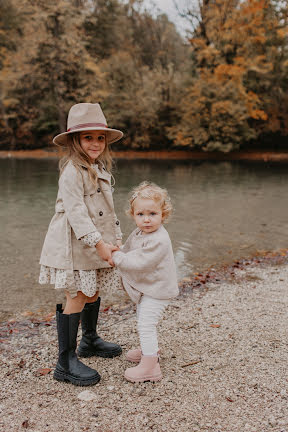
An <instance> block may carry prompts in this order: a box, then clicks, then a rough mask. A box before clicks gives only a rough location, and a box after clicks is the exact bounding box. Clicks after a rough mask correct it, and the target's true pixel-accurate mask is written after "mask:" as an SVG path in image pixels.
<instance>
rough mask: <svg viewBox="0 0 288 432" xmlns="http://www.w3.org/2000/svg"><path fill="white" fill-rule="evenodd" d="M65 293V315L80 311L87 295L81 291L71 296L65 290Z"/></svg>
mask: <svg viewBox="0 0 288 432" xmlns="http://www.w3.org/2000/svg"><path fill="white" fill-rule="evenodd" d="M65 295H66V305H65V308H64V311H63V313H64V314H65V315H70V314H73V313H77V312H82V309H83V307H84V306H85V303H86V301H87V299H88V298H89V297H87V296H85V294H83V293H82V292H81V291H78V292H77V296H76V297H73V298H72V297H71V295H70V293H69V292H68V291H66V290H65Z"/></svg>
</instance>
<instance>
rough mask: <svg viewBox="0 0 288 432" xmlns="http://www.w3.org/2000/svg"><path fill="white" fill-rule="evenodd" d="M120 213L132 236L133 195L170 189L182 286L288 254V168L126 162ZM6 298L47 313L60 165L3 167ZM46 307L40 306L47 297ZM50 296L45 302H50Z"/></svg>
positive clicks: (119, 183)
mask: <svg viewBox="0 0 288 432" xmlns="http://www.w3.org/2000/svg"><path fill="white" fill-rule="evenodd" d="M114 176H115V178H116V190H115V195H114V199H115V206H116V211H117V213H118V217H119V218H120V219H121V225H122V229H123V231H124V233H125V235H126V236H127V235H128V234H129V233H130V231H131V230H132V229H133V228H134V225H133V221H132V220H131V219H129V218H128V217H127V216H126V215H125V209H126V207H127V196H128V195H127V194H128V192H129V191H130V190H131V188H132V187H134V186H135V185H137V184H139V183H140V182H141V181H143V180H147V179H149V180H151V181H154V182H156V183H158V184H159V185H161V186H163V187H166V188H167V189H168V190H169V193H170V195H171V198H172V202H173V205H174V208H175V212H174V214H173V217H172V219H171V221H170V222H169V224H168V225H167V229H168V231H169V233H170V235H171V238H172V242H173V246H174V252H175V259H176V263H177V269H178V276H179V279H180V278H182V277H185V276H188V275H189V274H191V273H192V272H194V271H197V270H200V269H203V268H205V267H208V266H210V265H213V264H215V263H221V262H226V261H231V260H232V259H235V258H238V257H240V256H244V255H249V254H251V253H254V252H255V251H256V250H257V249H277V248H281V247H286V246H287V242H286V236H287V233H288V222H287V217H286V213H287V204H286V185H287V177H288V174H287V169H286V167H285V166H269V165H261V164H258V165H257V164H256V165H253V164H237V163H231V162H223V163H211V162H203V163H192V162H174V161H168V162H167V161H165V162H151V161H145V162H143V161H130V160H129V161H118V163H117V167H116V170H115V173H114ZM0 180H1V197H0V200H1V207H0V217H1V226H0V234H1V258H0V260H1V261H0V263H1V268H2V269H3V271H2V277H1V293H2V304H3V309H4V314H5V311H6V312H7V313H10V312H11V311H13V308H14V306H15V302H16V304H17V307H18V308H20V309H21V308H22V309H28V308H30V309H31V308H32V309H33V308H37V307H39V304H41V305H42V306H43V307H44V308H48V307H51V305H52V304H53V303H54V300H55V299H54V295H53V294H52V292H51V291H52V290H50V289H49V288H46V287H40V286H39V285H38V283H37V278H38V270H39V268H38V259H39V254H40V250H41V246H42V243H43V239H44V235H45V232H46V229H47V226H48V223H49V221H50V219H51V216H52V214H53V211H54V202H55V197H56V193H57V161H56V160H0ZM40 294H41V296H40V297H41V299H40V300H39V295H40ZM42 295H43V298H42Z"/></svg>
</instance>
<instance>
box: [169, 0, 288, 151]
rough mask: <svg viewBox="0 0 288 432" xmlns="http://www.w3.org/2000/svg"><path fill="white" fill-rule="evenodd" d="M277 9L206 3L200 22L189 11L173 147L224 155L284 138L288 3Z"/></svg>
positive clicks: (255, 0)
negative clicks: (187, 69)
mask: <svg viewBox="0 0 288 432" xmlns="http://www.w3.org/2000/svg"><path fill="white" fill-rule="evenodd" d="M277 3H278V4H277ZM279 3H280V2H275V3H274V2H273V1H270V0H246V1H242V2H240V1H238V0H234V1H230V0H214V1H213V0H210V1H209V0H205V1H203V2H201V5H200V10H199V11H198V14H197V16H196V15H195V14H196V13H197V12H196V11H193V9H191V10H188V11H187V15H188V16H189V15H190V17H191V18H193V19H194V20H195V18H198V20H197V25H196V26H195V28H194V31H193V34H192V37H191V39H190V44H191V56H192V62H193V65H192V68H191V74H190V82H189V83H188V85H187V88H186V89H185V92H184V96H183V103H182V105H181V107H180V113H181V114H180V116H179V119H180V121H179V125H178V126H175V127H173V128H170V137H171V138H173V139H174V140H175V143H176V144H177V145H180V146H185V147H200V148H202V149H204V150H220V151H224V152H229V151H231V150H234V149H238V148H239V147H240V146H241V145H243V144H244V143H247V142H248V143H249V142H250V143H252V144H253V142H254V143H255V142H256V141H257V140H261V139H263V138H265V137H267V136H270V137H271V138H272V137H273V135H274V137H275V138H277V137H279V136H287V135H288V103H287V102H288V99H287V90H288V87H287V84H288V82H287V73H288V69H287V67H288V62H287V60H288V44H287V41H288V37H287V36H288V32H287V14H288V12H287V11H288V9H287V5H288V3H287V2H281V7H280V6H279ZM285 3H286V5H285Z"/></svg>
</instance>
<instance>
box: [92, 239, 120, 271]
mask: <svg viewBox="0 0 288 432" xmlns="http://www.w3.org/2000/svg"><path fill="white" fill-rule="evenodd" d="M96 249H97V252H98V255H99V256H100V257H101V258H102V259H103V260H104V261H107V262H108V263H109V264H110V265H111V266H112V267H114V263H113V260H112V251H114V250H117V249H118V248H117V246H113V245H110V244H107V243H105V242H104V241H103V240H100V241H99V242H98V243H97V245H96Z"/></svg>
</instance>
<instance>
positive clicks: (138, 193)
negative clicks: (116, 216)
mask: <svg viewBox="0 0 288 432" xmlns="http://www.w3.org/2000/svg"><path fill="white" fill-rule="evenodd" d="M136 198H144V199H145V198H146V199H152V200H153V201H155V202H157V203H159V205H160V208H161V210H162V218H163V222H167V221H168V219H169V217H170V215H171V213H172V211H173V206H172V203H171V199H170V197H169V195H168V192H167V190H166V189H163V188H161V187H160V186H158V185H156V184H155V183H151V182H147V181H144V182H142V183H140V185H139V186H136V187H135V188H134V189H133V190H132V195H131V198H130V200H129V204H130V208H129V209H128V210H127V211H126V213H127V214H128V215H129V216H133V215H134V202H135V200H136Z"/></svg>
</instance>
